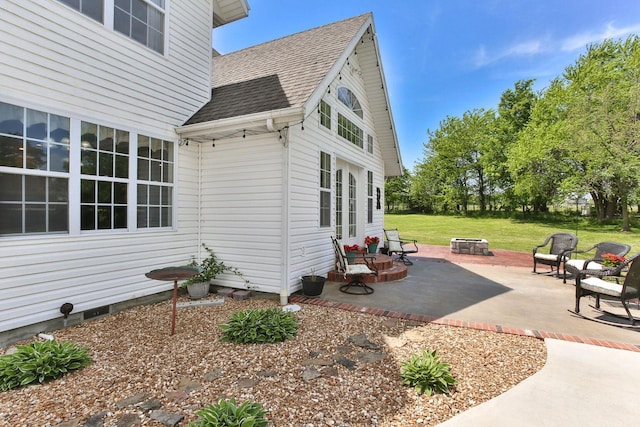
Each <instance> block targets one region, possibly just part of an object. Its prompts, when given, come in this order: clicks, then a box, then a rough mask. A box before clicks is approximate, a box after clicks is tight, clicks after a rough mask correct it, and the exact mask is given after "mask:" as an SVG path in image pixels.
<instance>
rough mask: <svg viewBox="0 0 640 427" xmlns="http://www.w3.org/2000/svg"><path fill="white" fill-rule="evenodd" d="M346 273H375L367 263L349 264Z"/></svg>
mask: <svg viewBox="0 0 640 427" xmlns="http://www.w3.org/2000/svg"><path fill="white" fill-rule="evenodd" d="M345 273H346V274H375V271H372V270H371V269H370V268H369V267H367V265H366V264H348V265H347V271H345Z"/></svg>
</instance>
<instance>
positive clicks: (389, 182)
mask: <svg viewBox="0 0 640 427" xmlns="http://www.w3.org/2000/svg"><path fill="white" fill-rule="evenodd" d="M410 192H411V173H410V172H409V170H408V169H407V168H404V169H403V171H402V175H400V176H392V177H388V178H387V179H386V181H385V183H384V202H385V205H386V211H387V212H392V211H393V210H395V209H397V208H398V207H399V206H400V205H405V206H406V205H408V204H409V195H410Z"/></svg>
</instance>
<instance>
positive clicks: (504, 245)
mask: <svg viewBox="0 0 640 427" xmlns="http://www.w3.org/2000/svg"><path fill="white" fill-rule="evenodd" d="M384 225H385V228H397V229H398V230H399V231H400V236H402V237H406V238H411V239H416V240H417V241H418V243H424V244H429V245H443V246H449V241H450V240H451V238H453V237H469V238H483V239H487V241H489V249H508V250H514V251H522V252H531V250H532V248H533V247H534V246H535V245H539V244H542V242H543V241H544V239H545V237H547V236H548V235H550V234H552V233H555V232H559V231H564V232H570V233H574V234H576V233H577V236H578V249H587V248H588V247H590V246H592V245H594V244H596V243H598V242H605V241H607V242H621V243H626V244H628V245H631V252H630V253H635V252H640V228H638V224H632V225H635V226H636V227H633V226H632V229H631V231H630V232H624V233H623V232H621V231H620V225H619V224H612V225H601V224H595V223H593V222H592V221H590V220H589V219H587V218H579V219H577V218H575V217H574V218H571V217H570V216H557V217H549V218H545V219H535V220H523V219H508V218H489V217H464V216H445V215H422V214H385V222H384ZM576 227H577V230H576Z"/></svg>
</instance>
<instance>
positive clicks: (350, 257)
mask: <svg viewBox="0 0 640 427" xmlns="http://www.w3.org/2000/svg"><path fill="white" fill-rule="evenodd" d="M359 250H360V246H358V245H344V254H345V255H346V256H347V262H348V263H349V264H353V263H354V262H355V260H356V254H357V253H358V251H359Z"/></svg>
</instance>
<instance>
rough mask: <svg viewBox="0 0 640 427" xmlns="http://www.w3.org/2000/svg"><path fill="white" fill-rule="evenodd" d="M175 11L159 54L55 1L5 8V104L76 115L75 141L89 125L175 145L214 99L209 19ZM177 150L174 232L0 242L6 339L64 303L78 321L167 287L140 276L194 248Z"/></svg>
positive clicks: (1, 84)
mask: <svg viewBox="0 0 640 427" xmlns="http://www.w3.org/2000/svg"><path fill="white" fill-rule="evenodd" d="M168 4H169V5H170V10H169V12H168V16H169V17H170V22H169V23H168V25H167V28H168V29H169V32H170V37H169V45H168V47H167V48H166V55H164V56H163V55H159V54H157V53H156V52H153V51H151V50H150V49H148V48H146V47H144V46H142V45H140V44H139V43H137V42H135V41H134V40H131V39H129V38H128V37H125V36H123V35H121V34H118V33H116V32H114V31H112V30H110V29H108V28H107V27H105V26H104V25H103V24H100V23H98V22H95V21H93V20H91V19H90V18H87V17H85V16H84V15H82V14H80V13H78V12H76V11H74V10H72V9H70V8H68V7H66V6H65V5H63V4H62V3H60V2H57V1H55V0H42V1H24V0H20V1H11V0H2V1H0V39H1V40H2V43H1V44H0V101H3V102H8V103H12V104H16V105H19V106H22V107H26V108H32V109H37V110H41V111H45V112H49V113H55V114H61V115H65V116H67V117H71V118H72V134H73V132H74V131H73V126H74V123H75V125H76V126H77V125H78V124H79V121H80V120H88V121H91V122H94V123H98V124H104V125H110V126H114V127H117V128H119V129H123V130H127V131H130V132H132V133H133V135H135V133H136V132H140V133H142V134H144V135H148V136H152V137H157V138H162V139H166V140H171V141H174V142H176V146H177V139H176V136H175V132H174V130H173V129H174V126H175V125H179V124H182V123H183V122H184V121H185V120H186V119H187V118H188V117H189V116H190V115H191V114H193V112H194V111H196V110H197V109H198V108H199V107H200V106H201V105H202V104H203V103H204V102H205V101H206V100H208V98H209V96H210V86H209V81H210V75H209V67H210V65H209V64H210V55H211V38H210V34H211V16H212V11H211V4H210V2H203V1H195V0H194V1H180V2H178V1H171V2H168ZM174 5H175V6H174ZM75 132H76V134H78V135H79V132H78V131H75ZM133 135H132V142H133V140H134V138H133ZM78 142H79V141H77V140H76V141H75V143H78ZM73 143H74V141H72V144H73ZM72 151H73V149H72ZM132 153H135V150H134V149H132ZM176 153H177V155H176V157H175V159H176V161H175V168H176V170H178V171H180V175H179V176H177V177H176V181H175V190H174V205H175V206H179V209H177V210H176V212H177V218H176V219H175V224H176V225H177V229H176V230H166V229H165V230H144V231H135V224H131V223H130V224H129V226H130V227H131V230H130V231H104V232H102V231H101V232H86V233H79V234H74V233H71V234H50V235H11V236H1V237H0V294H1V295H2V298H1V299H0V332H2V331H8V330H11V329H14V328H19V327H21V326H26V325H30V324H34V323H38V322H41V321H46V320H50V319H53V318H58V317H60V316H61V314H60V312H59V308H60V306H61V305H62V304H63V303H65V302H70V303H72V304H74V313H78V312H82V311H84V310H88V309H91V308H95V307H100V306H105V305H109V304H112V303H116V302H120V301H125V300H129V299H132V298H137V297H141V296H145V295H150V294H154V293H157V292H161V291H164V290H168V289H171V288H172V283H169V282H159V281H153V280H150V279H147V278H146V277H145V276H144V273H146V272H148V271H150V270H151V269H154V268H158V267H163V266H168V265H182V264H184V263H186V262H188V260H189V257H190V256H191V255H192V254H195V253H196V251H197V249H198V246H197V230H198V223H197V215H198V212H197V201H198V197H199V196H198V193H197V190H194V187H197V183H198V179H199V177H198V173H197V168H198V162H197V153H192V152H189V151H185V152H183V151H182V150H179V149H178V148H177V147H176ZM0 169H1V168H0ZM5 171H6V168H5ZM129 203H135V200H129ZM70 207H71V208H73V206H70Z"/></svg>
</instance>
